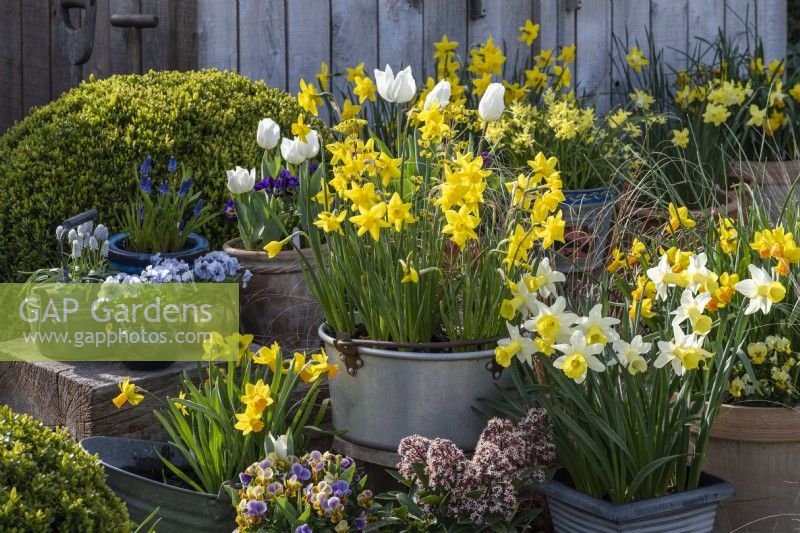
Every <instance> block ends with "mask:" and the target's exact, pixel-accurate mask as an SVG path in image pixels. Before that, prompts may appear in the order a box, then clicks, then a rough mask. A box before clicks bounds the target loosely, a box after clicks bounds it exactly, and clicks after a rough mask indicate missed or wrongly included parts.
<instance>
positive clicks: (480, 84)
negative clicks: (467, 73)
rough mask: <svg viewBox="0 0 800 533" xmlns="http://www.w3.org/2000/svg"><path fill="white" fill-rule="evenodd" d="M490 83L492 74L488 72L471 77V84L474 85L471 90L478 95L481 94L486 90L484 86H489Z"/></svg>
mask: <svg viewBox="0 0 800 533" xmlns="http://www.w3.org/2000/svg"><path fill="white" fill-rule="evenodd" d="M490 83H492V75H491V74H489V73H486V74H483V75H482V76H480V77H478V78H475V79H473V80H472V85H473V86H474V87H475V90H474V91H473V92H474V93H475V94H476V95H478V96H483V93H485V92H486V88H487V87H489V84H490Z"/></svg>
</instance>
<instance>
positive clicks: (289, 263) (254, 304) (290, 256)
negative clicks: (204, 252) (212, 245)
mask: <svg viewBox="0 0 800 533" xmlns="http://www.w3.org/2000/svg"><path fill="white" fill-rule="evenodd" d="M223 250H225V252H226V253H228V254H230V255H232V256H233V257H235V258H236V259H238V260H239V264H240V265H241V268H242V269H249V270H250V272H252V274H253V278H252V279H251V280H250V283H248V285H247V288H246V289H240V291H239V323H240V326H241V330H242V332H243V333H252V334H253V335H254V336H255V341H256V342H258V343H260V344H263V343H267V344H271V343H272V342H273V341H277V342H278V343H279V344H280V345H281V347H283V348H284V349H286V350H306V351H315V350H318V349H319V347H320V341H319V337H317V328H318V327H319V325H320V324H321V323H322V319H323V315H322V309H321V308H320V306H319V304H318V303H317V300H316V298H314V295H313V294H312V293H311V290H310V289H309V288H308V285H307V283H306V279H305V277H304V276H303V271H302V261H301V259H300V257H299V256H298V253H297V252H296V251H295V250H284V251H283V252H280V253H279V254H278V255H277V256H275V257H274V258H272V259H269V257H268V256H267V253H266V252H261V251H253V250H245V249H244V247H243V245H242V240H241V239H233V240H230V241H228V242H226V243H225V244H224V246H223ZM302 253H303V255H305V256H306V257H307V258H308V259H309V261H310V262H311V263H312V264H313V262H314V258H313V253H312V251H311V249H310V248H307V249H304V250H303V252H302Z"/></svg>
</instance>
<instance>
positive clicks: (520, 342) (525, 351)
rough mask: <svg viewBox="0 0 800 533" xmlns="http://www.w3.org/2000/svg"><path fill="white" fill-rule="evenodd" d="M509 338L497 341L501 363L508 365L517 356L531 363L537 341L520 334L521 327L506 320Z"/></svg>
mask: <svg viewBox="0 0 800 533" xmlns="http://www.w3.org/2000/svg"><path fill="white" fill-rule="evenodd" d="M506 328H508V338H507V339H500V340H499V341H497V349H496V350H495V354H496V356H497V361H498V362H499V363H500V365H502V366H504V367H508V366H509V365H510V364H511V359H512V358H513V357H514V356H516V357H518V358H519V359H520V360H521V361H524V362H525V363H528V364H529V365H530V364H531V357H532V356H533V354H535V353H536V343H534V342H533V339H530V338H528V337H523V336H522V335H520V332H519V328H518V327H516V326H514V325H512V324H511V323H509V322H506Z"/></svg>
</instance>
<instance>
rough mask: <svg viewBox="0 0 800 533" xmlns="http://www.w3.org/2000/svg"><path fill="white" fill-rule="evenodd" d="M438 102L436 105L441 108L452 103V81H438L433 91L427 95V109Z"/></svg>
mask: <svg viewBox="0 0 800 533" xmlns="http://www.w3.org/2000/svg"><path fill="white" fill-rule="evenodd" d="M434 102H436V105H437V106H438V107H439V108H442V107H445V106H446V105H447V104H449V103H450V82H449V81H447V80H442V81H440V82H439V83H437V84H436V85H435V86H434V87H433V89H431V92H429V93H428V96H426V97H425V107H424V108H425V109H428V108H430V106H431V105H432V104H433V103H434Z"/></svg>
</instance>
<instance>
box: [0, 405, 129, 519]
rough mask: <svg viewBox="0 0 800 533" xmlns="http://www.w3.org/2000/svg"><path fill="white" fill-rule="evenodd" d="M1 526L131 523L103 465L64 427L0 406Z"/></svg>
mask: <svg viewBox="0 0 800 533" xmlns="http://www.w3.org/2000/svg"><path fill="white" fill-rule="evenodd" d="M0 530H2V531H7V532H15V531H19V532H22V531H26V532H33V533H47V532H50V531H63V532H66V533H83V532H85V531H121V532H124V531H131V530H133V524H132V523H131V522H130V520H129V518H128V510H127V509H126V508H125V505H124V504H123V503H122V501H120V499H119V498H117V496H116V495H115V494H114V493H113V492H112V491H111V489H109V488H108V486H107V485H106V480H105V473H104V472H103V468H102V466H100V464H99V463H98V461H97V459H96V458H95V457H92V456H90V455H89V454H87V453H86V452H84V451H83V450H82V449H81V448H80V446H78V445H77V444H76V443H75V442H74V441H73V440H72V439H71V437H70V436H69V434H67V430H66V429H63V428H62V429H60V430H56V431H53V430H51V429H49V428H47V427H45V426H44V425H43V424H42V423H41V422H39V421H38V420H35V419H34V418H32V417H30V416H27V415H21V414H16V413H14V412H12V411H11V409H10V408H9V407H8V406H5V405H0Z"/></svg>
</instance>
